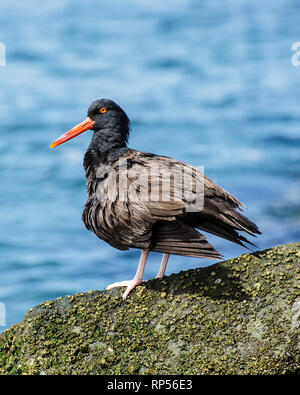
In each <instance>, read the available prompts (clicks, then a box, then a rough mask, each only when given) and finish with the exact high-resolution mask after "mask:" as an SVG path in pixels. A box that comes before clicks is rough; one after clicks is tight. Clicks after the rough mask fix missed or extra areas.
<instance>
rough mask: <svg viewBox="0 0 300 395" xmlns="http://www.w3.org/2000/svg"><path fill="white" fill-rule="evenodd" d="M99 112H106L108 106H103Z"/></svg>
mask: <svg viewBox="0 0 300 395" xmlns="http://www.w3.org/2000/svg"><path fill="white" fill-rule="evenodd" d="M99 112H101V114H104V113H106V112H107V107H101V108H100V110H99Z"/></svg>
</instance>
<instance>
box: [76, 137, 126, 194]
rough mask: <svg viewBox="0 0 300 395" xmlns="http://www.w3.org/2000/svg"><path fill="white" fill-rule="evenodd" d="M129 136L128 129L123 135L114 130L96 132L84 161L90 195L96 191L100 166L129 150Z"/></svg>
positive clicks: (107, 163)
mask: <svg viewBox="0 0 300 395" xmlns="http://www.w3.org/2000/svg"><path fill="white" fill-rule="evenodd" d="M125 132H126V131H125ZM127 136H128V131H127V132H126V133H123V134H122V135H121V134H120V133H116V132H115V131H112V130H101V132H100V133H97V132H95V133H94V135H93V138H92V141H91V143H90V145H89V148H88V150H87V152H86V154H85V156H84V162H83V164H84V168H85V175H86V180H87V191H88V195H92V193H93V192H94V189H95V188H94V187H95V185H94V182H95V180H96V178H97V171H98V170H99V168H100V167H102V166H106V165H109V164H110V163H111V162H114V161H116V160H118V158H120V157H121V156H122V155H123V154H124V152H125V151H127V150H128V148H127Z"/></svg>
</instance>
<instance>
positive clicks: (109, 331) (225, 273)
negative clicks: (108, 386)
mask: <svg viewBox="0 0 300 395" xmlns="http://www.w3.org/2000/svg"><path fill="white" fill-rule="evenodd" d="M122 291H124V289H122V288H118V289H114V290H112V291H90V292H87V293H82V294H77V295H73V296H66V297H64V298H58V299H56V300H54V301H49V302H45V303H43V304H41V305H40V306H37V307H35V308H32V309H30V310H29V312H28V313H27V314H26V316H25V319H24V320H23V321H22V322H21V323H19V324H16V325H13V326H12V327H11V328H9V329H7V330H6V331H5V332H3V333H2V334H1V335H0V373H2V374H297V373H298V374H299V372H300V367H299V362H300V339H299V337H300V243H294V244H288V245H282V246H277V247H275V248H272V249H269V250H265V251H262V252H259V253H256V255H254V254H244V255H242V256H240V257H239V258H235V259H231V260H228V261H224V262H221V263H218V264H215V265H212V266H210V267H207V268H199V269H195V270H188V271H186V272H180V273H178V274H173V275H171V276H168V277H165V278H164V279H163V280H158V279H157V280H152V281H148V282H146V283H144V284H143V285H141V286H140V287H138V288H136V289H135V290H134V291H133V292H132V293H131V294H130V295H129V297H128V299H127V300H126V301H125V302H124V301H123V300H122V298H121V294H122Z"/></svg>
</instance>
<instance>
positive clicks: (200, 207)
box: [128, 150, 260, 245]
mask: <svg viewBox="0 0 300 395" xmlns="http://www.w3.org/2000/svg"><path fill="white" fill-rule="evenodd" d="M128 161H129V163H130V164H131V170H132V173H133V178H132V180H133V181H132V182H131V184H130V185H131V188H129V189H128V190H129V195H130V196H129V198H130V199H131V200H135V201H136V202H138V205H139V207H141V208H142V207H143V209H146V210H147V211H148V213H150V216H151V220H156V221H175V220H180V221H181V223H183V224H186V225H188V226H189V227H192V228H198V229H202V230H204V231H207V232H209V233H212V234H215V235H217V236H220V237H222V238H225V239H228V240H230V241H232V242H235V243H237V244H240V245H244V244H243V243H242V242H243V241H244V242H248V243H250V244H252V243H251V242H249V241H248V240H247V239H246V238H245V237H243V236H241V235H239V234H238V231H245V232H247V233H248V234H250V235H252V236H255V234H256V233H257V234H259V233H260V231H259V230H258V228H257V226H256V225H255V224H254V223H253V222H252V221H250V220H249V219H248V218H246V217H245V216H244V215H243V214H241V212H240V211H242V207H245V206H244V205H243V204H242V203H241V202H240V201H239V200H238V199H237V198H235V197H234V196H233V195H231V194H230V193H229V192H227V191H225V190H224V189H223V188H221V187H219V186H218V185H216V184H215V183H213V181H211V180H210V179H209V178H207V177H206V176H204V174H203V173H202V172H201V171H200V170H199V169H198V168H196V167H194V166H191V165H189V164H186V163H184V162H180V161H177V160H174V159H172V158H168V157H164V156H158V155H153V154H148V153H144V152H139V151H134V150H131V151H130V153H129V157H128ZM134 175H136V178H134Z"/></svg>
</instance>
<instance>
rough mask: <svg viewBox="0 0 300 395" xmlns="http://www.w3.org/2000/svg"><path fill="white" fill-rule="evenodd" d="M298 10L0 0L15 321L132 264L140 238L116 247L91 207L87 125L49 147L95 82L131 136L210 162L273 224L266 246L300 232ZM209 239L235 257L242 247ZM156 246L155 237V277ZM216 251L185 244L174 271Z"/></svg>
mask: <svg viewBox="0 0 300 395" xmlns="http://www.w3.org/2000/svg"><path fill="white" fill-rule="evenodd" d="M299 26H300V6H299V2H298V1H288V0H282V1H276V0H275V1H274V2H272V3H268V4H264V3H263V2H261V1H258V0H251V1H250V0H249V1H244V2H240V1H238V0H228V1H227V2H225V3H222V5H221V4H220V2H219V1H217V0H206V1H201V2H200V1H196V0H194V1H192V0H172V2H171V1H167V2H159V3H158V2H153V1H149V0H143V1H138V0H127V1H126V2H125V1H122V0H116V1H114V2H100V1H86V2H79V1H74V0H72V1H64V2H61V1H58V0H54V1H51V2H46V3H41V2H39V1H36V0H28V1H26V2H23V3H18V5H17V6H16V5H14V4H13V3H11V2H9V1H8V0H2V2H1V4H0V41H1V42H3V43H4V44H5V46H6V52H7V59H6V63H7V65H6V66H5V67H0V109H1V139H0V170H1V195H0V210H1V235H0V252H1V261H0V262H1V266H0V273H1V275H0V302H1V303H4V304H5V306H6V314H7V317H6V318H7V325H11V324H12V323H15V322H17V321H19V320H21V319H22V318H23V315H24V313H25V312H26V310H28V309H29V308H30V307H32V306H34V305H36V304H39V303H40V302H42V301H45V300H48V299H51V298H55V297H58V296H63V295H66V294H71V293H75V292H82V291H87V290H89V289H102V288H104V286H105V285H106V284H108V283H111V282H114V281H118V280H124V279H128V278H131V277H132V276H133V274H134V272H135V269H136V265H137V260H138V255H139V253H138V251H136V250H132V251H129V252H121V251H117V250H114V249H113V248H111V247H110V246H108V245H106V244H105V243H104V242H102V241H100V240H98V239H97V238H96V236H94V235H93V234H92V233H90V232H88V231H86V230H85V228H84V226H83V224H82V222H81V212H82V208H83V205H84V203H85V198H86V197H85V180H84V173H83V168H82V158H83V155H84V152H85V150H86V148H87V146H88V143H89V140H90V137H91V134H89V132H87V133H85V134H83V135H81V136H79V137H78V138H77V139H75V140H72V141H71V142H68V143H66V144H65V145H64V146H61V147H59V148H56V149H55V150H50V149H49V148H48V145H49V143H50V142H52V141H53V140H54V139H55V138H56V137H58V136H59V135H61V134H62V133H63V132H65V131H66V130H67V129H69V128H70V127H71V126H73V125H75V124H77V123H78V122H80V121H81V120H82V119H83V118H85V116H86V109H87V107H88V105H89V104H90V102H91V101H92V100H94V99H97V98H101V97H106V98H111V99H113V100H115V101H116V102H117V103H119V104H120V105H121V106H122V107H123V108H124V110H125V111H126V112H127V114H128V115H129V117H130V119H131V120H132V134H131V139H130V146H132V147H133V148H136V149H141V150H145V151H150V152H154V153H158V154H164V155H168V156H172V157H175V158H178V159H180V160H184V161H187V162H189V163H192V164H194V165H202V166H205V173H206V175H207V176H209V177H210V178H212V179H213V180H214V181H215V182H217V183H219V184H220V185H221V186H223V187H224V188H225V189H227V190H229V191H230V192H232V193H234V194H235V195H236V196H237V197H238V198H239V199H240V200H242V201H243V202H244V203H245V204H246V205H247V207H248V208H249V209H248V210H247V215H248V216H249V217H250V218H251V219H253V220H254V221H255V222H256V223H257V224H258V225H259V226H260V228H261V230H262V231H263V235H262V236H261V237H259V239H258V240H257V243H258V245H259V247H260V248H266V247H270V246H273V245H276V244H279V243H285V242H292V241H297V240H299V239H300V230H299V225H300V203H299V195H300V191H299V177H300V155H299V153H300V133H299V129H300V122H299V121H300V105H299V96H300V67H294V66H293V65H292V63H291V57H292V55H293V52H292V51H291V46H292V44H293V43H294V42H296V41H300V31H299ZM209 240H211V241H213V243H214V244H215V246H216V248H218V249H219V250H220V252H221V253H223V255H224V256H225V257H226V258H229V257H233V256H235V255H238V254H240V253H242V252H243V251H244V250H243V249H242V248H240V247H238V246H235V245H234V244H231V243H229V242H227V241H223V240H218V239H217V238H215V237H210V238H209ZM159 262H160V255H159V254H155V253H152V255H151V257H150V259H149V262H148V265H147V268H146V272H145V278H146V279H149V278H151V277H153V276H154V275H155V274H156V271H157V270H158V266H159ZM208 263H210V262H207V261H203V260H199V259H192V258H182V257H176V256H173V257H172V258H171V260H170V263H169V266H168V269H167V274H168V273H171V272H177V271H179V270H182V269H188V268H192V267H197V266H203V265H207V264H208ZM3 328H4V327H2V329H3ZM0 329H1V328H0Z"/></svg>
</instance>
